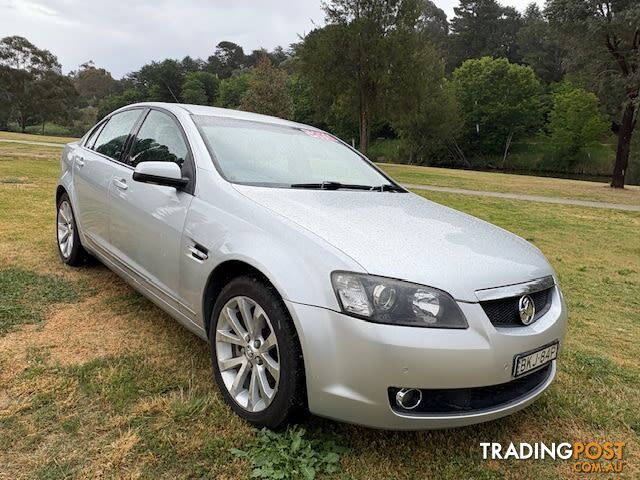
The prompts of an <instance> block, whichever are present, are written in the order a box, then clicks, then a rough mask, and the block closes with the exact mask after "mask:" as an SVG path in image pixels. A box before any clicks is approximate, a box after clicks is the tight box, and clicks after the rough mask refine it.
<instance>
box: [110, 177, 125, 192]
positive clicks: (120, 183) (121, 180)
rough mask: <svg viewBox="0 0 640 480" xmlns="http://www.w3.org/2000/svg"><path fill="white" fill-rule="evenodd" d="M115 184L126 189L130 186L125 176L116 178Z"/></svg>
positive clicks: (121, 188)
mask: <svg viewBox="0 0 640 480" xmlns="http://www.w3.org/2000/svg"><path fill="white" fill-rule="evenodd" d="M113 184H114V185H115V186H116V187H118V188H119V189H120V190H126V189H127V188H129V187H128V186H127V181H126V180H125V179H124V178H114V179H113Z"/></svg>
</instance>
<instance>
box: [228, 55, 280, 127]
mask: <svg viewBox="0 0 640 480" xmlns="http://www.w3.org/2000/svg"><path fill="white" fill-rule="evenodd" d="M240 108H241V109H242V110H246V111H248V112H255V113H262V114H265V115H273V116H275V117H282V118H291V117H292V116H293V100H292V98H291V92H290V91H289V84H288V79H287V74H286V72H284V71H283V70H280V69H278V68H275V67H274V66H273V65H271V60H269V58H268V57H267V56H263V57H261V58H260V60H258V63H257V64H256V66H255V68H253V70H252V72H251V78H250V79H249V85H248V88H247V91H246V92H245V94H244V95H243V96H242V99H241V101H240Z"/></svg>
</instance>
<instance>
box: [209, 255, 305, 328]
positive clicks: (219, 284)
mask: <svg viewBox="0 0 640 480" xmlns="http://www.w3.org/2000/svg"><path fill="white" fill-rule="evenodd" d="M242 275H257V276H258V277H260V278H261V279H262V280H263V281H264V282H266V283H268V284H269V285H271V286H272V287H273V288H274V289H275V290H276V292H278V295H280V298H281V299H283V300H284V297H283V296H282V293H281V292H280V291H278V289H277V288H276V286H275V285H274V284H273V282H271V281H270V280H269V278H268V277H267V275H265V274H264V273H263V272H262V271H260V270H259V269H258V268H256V267H255V266H253V265H251V264H249V263H247V262H245V261H243V260H235V259H234V260H226V261H224V262H222V263H220V264H219V265H217V266H216V267H215V268H214V269H213V271H212V272H211V273H210V274H209V277H208V278H207V283H206V285H205V288H204V294H203V298H202V314H203V317H202V318H203V322H204V328H205V333H206V335H207V338H209V329H210V326H211V313H212V312H213V306H214V305H215V303H216V300H217V298H218V295H220V292H221V291H222V289H223V288H224V286H225V285H227V284H228V283H229V282H230V281H231V280H233V279H234V278H236V277H239V276H242ZM294 327H295V325H294ZM296 330H297V328H296Z"/></svg>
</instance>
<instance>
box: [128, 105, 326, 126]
mask: <svg viewBox="0 0 640 480" xmlns="http://www.w3.org/2000/svg"><path fill="white" fill-rule="evenodd" d="M134 106H135V107H159V108H164V109H166V110H169V111H170V112H173V113H178V112H179V111H180V110H182V111H184V110H186V111H187V112H188V113H189V114H191V115H203V116H209V117H218V118H231V119H234V120H248V121H252V122H261V123H268V124H272V125H283V126H288V127H297V128H301V127H302V128H307V129H312V130H318V129H317V128H316V127H312V126H311V125H305V124H302V123H297V122H292V121H290V120H284V119H282V118H278V117H272V116H270V115H262V114H260V113H252V112H243V111H242V110H232V109H230V108H219V107H209V106H206V105H191V104H188V103H168V102H141V103H135V104H133V105H127V107H124V108H128V107H134Z"/></svg>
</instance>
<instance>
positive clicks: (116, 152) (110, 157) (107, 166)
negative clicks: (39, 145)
mask: <svg viewBox="0 0 640 480" xmlns="http://www.w3.org/2000/svg"><path fill="white" fill-rule="evenodd" d="M141 112H142V110H141V109H133V110H127V111H124V112H120V113H116V114H115V115H112V116H111V117H110V118H108V119H107V120H105V121H104V122H102V123H101V124H98V125H97V126H96V128H94V130H93V131H92V132H91V134H90V135H89V136H88V137H87V139H86V140H85V143H84V144H83V146H82V148H79V149H77V151H76V153H75V158H74V167H73V168H74V173H73V182H74V186H75V193H76V199H75V200H76V201H75V210H76V218H78V221H79V224H80V230H81V231H82V233H83V236H85V237H86V241H87V243H88V244H89V245H88V246H89V248H91V247H92V246H93V247H94V248H96V245H97V247H99V248H101V249H103V250H105V249H106V250H108V249H109V218H108V217H109V208H108V205H107V202H108V189H109V185H110V184H111V179H112V177H113V175H114V173H115V172H114V166H115V161H116V160H119V159H120V156H121V154H122V153H123V150H124V147H125V144H126V142H127V139H128V138H129V135H130V134H131V131H132V130H133V127H134V125H135V123H136V121H137V119H138V117H139V116H140V113H141Z"/></svg>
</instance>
